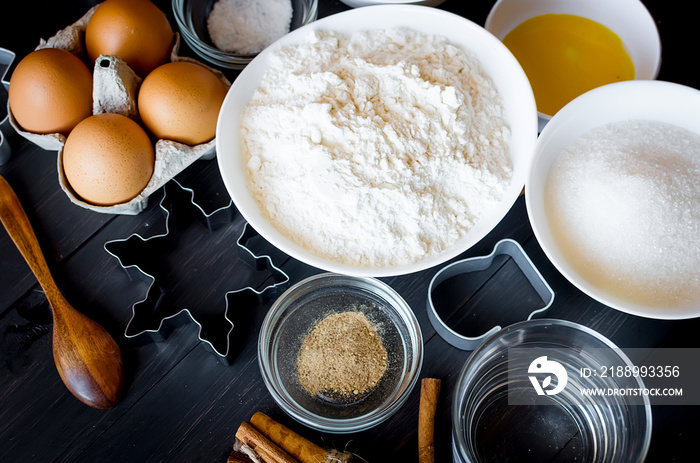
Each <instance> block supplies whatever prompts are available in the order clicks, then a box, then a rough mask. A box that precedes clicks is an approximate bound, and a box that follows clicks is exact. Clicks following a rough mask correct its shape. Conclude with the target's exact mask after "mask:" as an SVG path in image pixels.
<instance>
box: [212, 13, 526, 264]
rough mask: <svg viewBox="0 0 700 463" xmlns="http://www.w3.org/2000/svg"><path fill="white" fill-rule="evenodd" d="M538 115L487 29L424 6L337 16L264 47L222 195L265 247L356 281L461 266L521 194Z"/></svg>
mask: <svg viewBox="0 0 700 463" xmlns="http://www.w3.org/2000/svg"><path fill="white" fill-rule="evenodd" d="M536 138H537V111H536V107H535V103H534V97H533V95H532V90H531V88H530V85H529V83H528V80H527V78H526V77H525V74H524V73H523V71H522V69H521V67H520V65H519V64H518V63H517V61H516V60H515V58H513V56H512V55H511V53H510V52H509V51H508V50H507V49H506V48H505V46H503V44H502V43H501V42H500V41H499V40H498V39H496V38H495V37H494V36H493V35H491V34H490V33H488V32H487V31H486V30H485V29H483V28H482V27H481V26H479V25H477V24H475V23H473V22H471V21H469V20H467V19H465V18H462V17H460V16H457V15H454V14H452V13H448V12H445V11H441V10H437V9H434V8H429V7H423V6H414V5H391V6H386V5H385V6H371V7H364V8H359V9H355V10H350V11H346V12H342V13H339V14H336V15H333V16H329V17H326V18H323V19H321V20H318V21H316V22H314V23H312V24H309V25H307V26H304V27H302V28H300V29H298V30H295V31H293V32H291V33H290V34H288V35H287V36H285V37H283V38H282V39H280V40H278V41H277V42H275V43H274V44H272V45H271V46H270V47H268V48H267V49H265V50H264V51H263V52H262V53H261V54H260V55H259V56H258V57H256V58H255V59H254V60H253V61H252V62H251V63H250V64H249V65H248V66H247V67H246V68H245V69H244V70H243V71H242V72H241V74H240V75H239V77H238V78H237V79H236V80H235V81H234V83H233V85H232V86H231V89H230V91H229V93H228V95H227V97H226V100H225V101H224V104H223V106H222V108H221V112H220V114H219V121H218V125H217V152H218V160H219V161H218V162H219V167H220V170H221V174H222V177H223V180H224V183H225V185H226V187H227V189H228V191H229V193H230V195H231V197H232V198H233V201H234V203H235V205H236V207H237V208H238V210H239V211H240V212H241V214H242V215H243V216H244V218H245V219H246V220H247V221H248V222H249V223H250V224H251V225H252V226H253V227H254V228H255V229H256V230H257V231H258V232H259V233H260V234H261V235H262V236H263V237H264V238H265V239H267V240H268V241H269V242H270V243H272V244H273V245H275V246H276V247H278V248H279V249H281V250H282V251H284V252H286V253H287V254H289V255H290V256H292V257H294V258H296V259H298V260H301V261H303V262H305V263H307V264H309V265H313V266H315V267H317V268H320V269H323V270H327V271H332V272H337V273H344V274H350V275H358V276H390V275H400V274H406V273H412V272H416V271H420V270H424V269H427V268H430V267H433V266H435V265H438V264H441V263H444V262H445V261H447V260H449V259H451V258H453V257H456V256H458V255H459V254H461V253H462V252H464V251H466V250H467V249H469V248H470V247H471V246H472V245H474V244H475V243H476V242H478V241H479V240H480V239H481V238H483V237H484V236H485V235H486V234H487V233H488V232H489V231H491V230H492V229H493V227H494V226H495V225H496V224H498V223H499V222H500V221H501V219H502V218H503V217H504V216H505V215H506V213H507V212H508V211H509V210H510V208H511V206H512V205H513V203H514V202H515V200H516V199H517V197H518V195H519V194H520V192H521V191H522V188H523V186H524V184H525V178H526V174H527V171H528V169H529V165H530V163H531V160H532V156H533V152H534V146H535V142H536Z"/></svg>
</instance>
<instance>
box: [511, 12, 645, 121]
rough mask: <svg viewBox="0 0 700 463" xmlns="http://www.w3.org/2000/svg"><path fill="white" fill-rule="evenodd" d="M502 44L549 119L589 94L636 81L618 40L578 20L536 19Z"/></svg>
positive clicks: (555, 16) (600, 27)
mask: <svg viewBox="0 0 700 463" xmlns="http://www.w3.org/2000/svg"><path fill="white" fill-rule="evenodd" d="M503 43H504V45H505V46H506V47H508V49H509V50H510V51H511V52H512V53H513V55H514V56H515V58H516V59H517V60H518V62H519V63H520V65H521V66H522V67H523V70H524V71H525V74H526V75H527V77H528V79H529V80H530V85H531V86H532V91H533V92H534V94H535V101H536V103H537V110H538V111H539V112H541V113H543V114H546V115H549V116H553V115H554V114H555V113H556V112H557V111H559V110H560V109H561V108H562V107H563V106H564V105H566V104H567V103H568V102H569V101H571V100H573V99H574V98H576V97H577V96H579V95H581V94H583V93H585V92H587V91H589V90H592V89H594V88H596V87H600V86H601V85H605V84H610V83H613V82H618V81H623V80H632V79H634V73H635V71H634V64H633V63H632V60H631V58H630V57H629V55H628V54H627V51H626V50H625V47H624V45H623V43H622V40H621V39H620V37H618V36H617V34H615V33H614V32H613V31H611V30H610V29H608V28H607V27H605V26H603V25H602V24H599V23H597V22H595V21H593V20H590V19H587V18H583V17H580V16H575V15H570V14H544V15H540V16H535V17H533V18H530V19H528V20H527V21H525V22H523V23H522V24H520V25H518V26H517V27H516V28H515V29H513V30H512V31H511V32H509V33H508V34H507V35H506V36H505V37H504V38H503Z"/></svg>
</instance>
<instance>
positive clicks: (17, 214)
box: [0, 175, 59, 298]
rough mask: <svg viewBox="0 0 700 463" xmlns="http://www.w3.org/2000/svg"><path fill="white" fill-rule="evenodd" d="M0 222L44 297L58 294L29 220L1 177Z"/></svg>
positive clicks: (13, 193)
mask: <svg viewBox="0 0 700 463" xmlns="http://www.w3.org/2000/svg"><path fill="white" fill-rule="evenodd" d="M0 222H2V224H3V225H4V226H5V229H6V230H7V233H8V234H9V235H10V238H11V239H12V241H14V243H15V245H16V246H17V249H19V252H20V253H21V254H22V257H24V260H26V261H27V264H29V268H31V270H32V272H33V273H34V275H35V276H36V279H37V281H38V282H39V284H40V285H41V287H42V289H43V290H44V292H45V293H46V297H47V298H48V297H49V295H50V294H53V293H56V292H59V291H58V288H57V287H56V283H55V282H54V280H53V278H52V277H51V273H50V272H49V268H48V265H46V259H45V258H44V254H43V253H42V252H41V247H40V246H39V242H38V241H37V239H36V235H35V234H34V229H33V228H32V226H31V223H30V222H29V218H27V214H26V213H25V212H24V208H23V207H22V204H21V203H20V202H19V199H18V198H17V195H16V194H15V192H14V190H13V189H12V187H11V186H10V184H9V183H7V180H5V178H4V177H3V176H2V175H0Z"/></svg>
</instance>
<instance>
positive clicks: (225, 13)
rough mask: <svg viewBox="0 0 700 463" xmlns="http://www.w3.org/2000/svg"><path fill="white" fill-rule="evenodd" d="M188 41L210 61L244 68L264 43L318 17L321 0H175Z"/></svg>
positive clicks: (261, 48)
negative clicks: (319, 1) (319, 0)
mask: <svg viewBox="0 0 700 463" xmlns="http://www.w3.org/2000/svg"><path fill="white" fill-rule="evenodd" d="M172 8H173V14H174V16H175V21H176V23H177V26H178V28H179V30H180V34H181V35H182V38H183V39H184V41H185V43H186V44H187V45H188V46H189V47H190V48H191V49H192V51H194V52H195V53H196V54H197V55H199V56H200V57H201V58H202V59H204V60H205V61H207V62H208V63H210V64H212V65H214V66H217V67H219V68H224V69H243V68H244V67H245V66H246V65H247V64H248V63H249V62H250V61H251V60H252V59H253V58H255V56H256V55H257V54H258V53H259V52H260V51H262V50H263V49H264V48H265V47H267V46H268V45H270V44H271V43H272V42H274V41H276V40H277V39H279V38H280V37H282V36H284V35H285V34H287V33H289V31H291V30H294V29H297V28H298V27H301V26H303V25H305V24H308V23H310V22H312V21H315V20H316V18H317V17H318V0H256V1H250V0H172Z"/></svg>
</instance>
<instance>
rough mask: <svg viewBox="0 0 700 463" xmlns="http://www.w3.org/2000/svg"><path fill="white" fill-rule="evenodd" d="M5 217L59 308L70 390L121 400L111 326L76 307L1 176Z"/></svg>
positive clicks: (85, 397)
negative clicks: (110, 333) (55, 274)
mask: <svg viewBox="0 0 700 463" xmlns="http://www.w3.org/2000/svg"><path fill="white" fill-rule="evenodd" d="M0 222H2V224H3V225H4V226H5V228H6V229H7V233H8V234H9V235H10V238H12V241H14V243H15V244H16V245H17V248H18V249H19V251H20V253H21V254H22V256H23V257H24V259H25V260H26V261H27V263H28V264H29V267H30V268H31V270H32V272H34V275H35V276H36V278H37V280H38V281H39V284H40V285H41V287H42V288H43V290H44V294H45V295H46V299H47V300H48V301H49V304H50V305H51V309H52V312H53V356H54V361H55V363H56V369H57V370H58V373H59V374H60V376H61V379H62V380H63V382H64V383H65V385H66V386H67V387H68V389H69V390H70V391H71V392H72V393H73V395H75V396H76V397H77V398H78V399H79V400H80V401H82V402H83V403H85V404H87V405H89V406H91V407H94V408H102V409H104V408H111V407H113V406H114V405H116V404H117V402H118V401H119V398H120V396H121V390H122V386H123V376H124V374H123V368H122V355H121V351H120V350H119V346H118V345H117V343H116V342H115V341H114V339H113V338H112V337H111V336H110V335H109V333H108V332H107V330H105V329H104V328H103V327H102V326H100V325H99V324H98V323H96V322H95V321H94V320H92V319H90V318H89V317H87V316H85V315H83V314H82V313H80V312H78V311H77V310H75V309H74V308H73V307H72V306H71V305H70V304H69V303H68V302H67V301H66V299H65V298H64V297H63V294H61V292H60V290H59V289H58V286H56V283H55V281H54V279H53V277H52V276H51V272H50V270H49V268H48V265H47V264H46V259H45V258H44V255H43V253H42V252H41V247H40V245H39V242H38V241H37V239H36V235H35V234H34V230H33V229H32V226H31V223H30V222H29V219H28V217H27V214H26V212H25V211H24V208H23V207H22V204H21V203H20V201H19V199H18V198H17V195H16V194H15V192H14V191H13V190H12V187H11V186H10V185H9V184H8V183H7V181H6V180H5V179H4V178H3V177H2V176H1V175H0Z"/></svg>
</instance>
